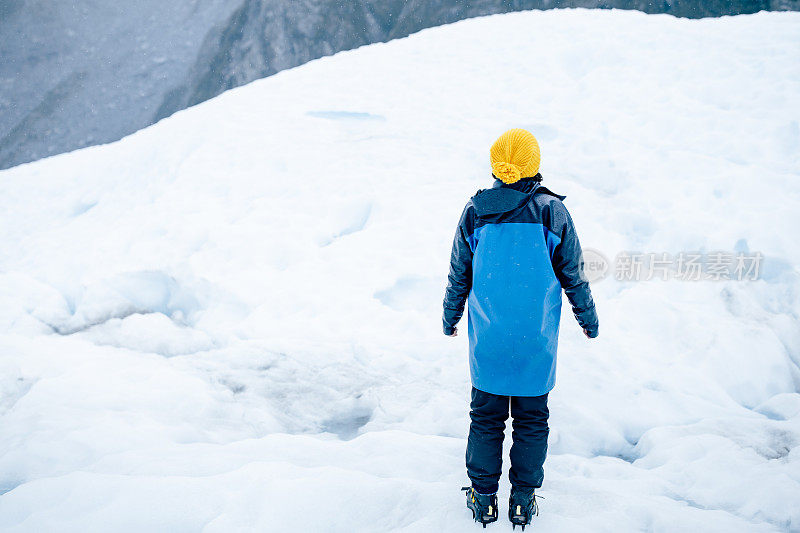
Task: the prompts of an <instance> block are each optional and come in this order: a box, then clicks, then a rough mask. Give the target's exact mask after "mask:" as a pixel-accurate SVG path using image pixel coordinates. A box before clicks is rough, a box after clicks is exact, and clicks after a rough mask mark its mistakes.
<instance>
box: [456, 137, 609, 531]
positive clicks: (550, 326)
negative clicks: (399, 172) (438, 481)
mask: <svg viewBox="0 0 800 533" xmlns="http://www.w3.org/2000/svg"><path fill="white" fill-rule="evenodd" d="M489 154H490V160H491V165H492V174H493V176H494V178H495V183H494V186H493V187H492V188H491V189H484V190H481V191H478V192H477V193H476V194H475V196H473V197H472V198H470V200H469V201H468V202H467V205H466V207H465V208H464V212H463V213H462V215H461V220H460V221H459V223H458V229H457V230H456V236H455V240H454V241H453V251H452V254H451V257H450V274H449V276H448V284H447V291H446V293H445V299H444V317H443V322H444V333H445V335H449V336H455V335H457V329H456V324H457V323H458V321H459V320H460V319H461V315H462V314H463V312H464V305H465V303H466V301H467V300H469V328H468V335H469V362H470V374H471V377H472V402H471V404H470V419H471V420H472V422H471V424H470V430H469V439H468V442H467V457H466V459H467V474H468V475H469V478H470V480H471V481H472V486H471V487H466V488H464V489H463V490H466V491H467V507H468V508H469V509H471V510H472V511H473V518H475V520H476V521H479V522H481V523H482V524H483V525H484V527H486V524H488V523H490V522H494V521H496V520H497V489H498V483H499V481H500V474H501V466H502V452H503V431H504V429H505V422H506V420H507V419H508V414H509V405H510V409H511V416H512V418H513V428H514V431H513V439H514V443H513V445H512V447H511V454H510V455H511V470H510V472H509V478H510V481H511V485H512V488H511V498H510V500H509V510H508V517H509V520H511V523H512V524H514V525H515V526H516V525H521V526H523V528H524V526H525V525H527V524H529V523H530V521H531V518H532V516H533V514H535V513H536V512H537V511H538V510H537V505H536V497H535V494H534V491H535V489H537V488H539V487H541V486H542V480H543V478H544V469H543V468H542V465H543V464H544V460H545V457H546V454H547V435H548V432H549V428H548V426H547V419H548V416H549V412H548V410H547V394H548V393H549V392H550V390H551V389H552V388H553V385H554V384H555V368H556V348H557V346H558V326H559V318H560V316H561V289H562V288H563V289H564V292H566V293H567V297H568V298H569V301H570V303H571V304H572V310H573V311H574V313H575V318H577V320H578V323H579V324H580V326H581V327H582V328H583V331H584V333H585V334H586V336H587V337H589V338H594V337H597V333H598V320H597V313H596V312H595V307H594V302H593V301H592V293H591V290H590V289H589V283H588V282H587V281H586V279H585V278H584V277H583V263H582V258H581V256H582V253H581V246H580V243H579V242H578V236H577V235H576V234H575V227H574V226H573V224H572V219H571V218H570V216H569V212H568V211H567V208H566V207H564V204H563V203H562V200H564V198H565V197H564V196H560V195H558V194H555V193H553V192H551V191H550V190H549V189H547V188H546V187H543V186H542V185H541V181H542V176H541V175H540V174H539V173H538V171H539V162H540V153H539V143H538V142H537V141H536V138H535V137H534V136H533V135H532V134H531V133H530V132H528V131H526V130H522V129H512V130H509V131H507V132H505V133H504V134H503V135H501V136H500V138H499V139H497V141H496V142H495V143H494V145H492V147H491V150H490V152H489Z"/></svg>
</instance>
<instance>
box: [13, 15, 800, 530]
mask: <svg viewBox="0 0 800 533" xmlns="http://www.w3.org/2000/svg"><path fill="white" fill-rule="evenodd" d="M799 53H800V15H798V14H794V13H792V14H787V13H781V14H777V13H772V14H757V15H753V16H745V17H736V18H724V19H718V20H702V21H689V20H677V19H673V18H670V17H667V16H646V15H643V14H639V13H630V12H616V11H613V12H591V11H582V10H578V11H550V12H530V13H520V14H514V15H504V16H495V17H489V18H484V19H475V20H471V21H465V22H460V23H457V24H454V25H451V26H447V27H442V28H438V29H435V30H427V31H423V32H422V33H420V34H417V35H414V36H412V37H411V38H408V39H403V40H400V41H394V42H392V43H389V44H379V45H373V46H370V47H366V48H362V49H360V50H358V51H355V52H348V53H342V54H338V55H336V56H334V57H330V58H325V59H322V60H319V61H315V62H312V63H310V64H308V65H306V66H303V67H300V68H297V69H295V70H291V71H285V72H282V73H280V74H278V75H276V76H273V77H271V78H269V79H265V80H262V81H258V82H255V83H253V84H251V85H248V86H245V87H241V88H238V89H235V90H232V91H229V92H227V93H225V94H224V95H222V96H220V97H218V98H216V99H214V100H211V101H209V102H206V103H204V104H202V105H200V106H198V107H196V108H193V109H191V110H187V111H184V112H181V113H178V114H176V115H175V116H173V117H172V118H170V119H167V120H164V121H162V122H160V123H159V124H157V125H155V126H153V127H150V128H148V129H146V130H143V131H140V132H138V133H136V134H134V135H132V136H130V137H127V138H125V139H123V140H122V141H120V142H118V143H115V144H112V145H108V146H103V147H94V148H89V149H85V150H82V151H79V152H75V153H72V154H66V155H62V156H57V157H54V158H50V159H47V160H43V161H40V162H37V163H34V164H30V165H23V166H20V167H16V168H14V169H10V170H7V171H4V172H2V173H0V217H2V218H1V219H0V243H1V244H2V246H1V247H0V302H2V305H0V334H1V335H0V491H2V492H3V494H2V495H1V496H0V530H2V531H81V532H85V531H94V530H98V528H99V529H102V530H105V531H137V532H138V531H200V530H203V531H208V532H213V531H255V530H258V531H293V530H297V531H347V532H350V531H377V530H380V531H386V530H399V529H404V530H407V531H430V530H438V531H465V530H469V528H473V527H477V526H474V525H472V524H470V520H469V518H468V512H467V511H466V510H465V509H463V503H462V495H461V493H460V492H459V491H458V488H459V487H460V486H461V485H462V484H463V483H464V482H465V474H464V467H463V452H464V447H465V434H466V430H467V424H468V418H467V407H468V405H467V402H468V392H469V383H468V375H467V364H466V339H465V338H463V337H458V338H456V339H450V338H445V337H444V336H443V335H442V334H441V324H440V311H441V308H440V302H441V297H442V296H443V290H444V284H445V275H446V271H447V261H448V258H449V251H450V250H449V248H450V243H451V238H452V234H453V231H454V229H455V224H456V222H457V218H458V216H459V214H460V212H461V209H462V207H463V204H464V202H465V201H466V199H467V198H468V197H469V196H470V195H471V194H472V193H474V191H475V190H476V189H477V188H479V187H485V186H488V185H490V181H491V178H490V177H489V176H488V168H487V150H488V146H489V145H490V143H491V142H492V141H493V140H494V138H495V137H496V136H497V135H498V134H499V133H501V132H502V131H503V130H504V129H505V128H507V127H512V126H520V127H526V128H529V129H530V130H531V131H533V132H534V133H535V134H536V135H537V136H538V138H539V140H540V143H541V145H542V153H543V167H542V173H543V175H544V176H545V182H546V184H547V185H548V186H550V187H551V188H552V189H554V190H556V191H558V192H561V193H563V194H567V195H568V198H567V200H566V203H567V205H568V207H569V208H570V210H571V212H572V214H573V217H574V219H575V222H576V225H577V228H578V231H579V233H580V235H581V240H582V242H583V244H584V246H586V247H591V248H594V249H596V250H600V251H601V252H603V253H604V254H606V255H607V256H609V257H613V256H614V255H616V254H617V253H618V252H621V251H626V250H628V251H642V252H668V253H672V254H676V253H678V252H680V251H693V250H705V251H710V250H730V251H742V250H749V251H752V252H756V251H759V252H762V253H763V254H764V256H765V262H764V265H763V272H762V279H760V280H758V281H751V282H736V281H727V282H726V281H722V282H680V281H647V282H645V281H642V282H638V283H635V282H626V283H622V282H617V281H615V280H614V279H613V278H612V279H606V280H603V281H601V282H598V283H595V284H594V292H595V295H596V299H597V305H598V310H599V314H600V320H601V330H600V331H601V334H600V338H599V339H597V340H596V342H594V341H588V340H587V339H585V338H584V337H583V336H582V335H581V334H580V331H579V329H578V327H577V326H576V325H575V324H574V321H573V320H572V318H571V317H570V316H569V311H568V309H569V307H568V306H565V316H564V318H563V323H562V331H561V346H560V362H559V371H558V378H557V385H556V389H555V390H554V392H553V393H552V395H551V401H550V404H551V413H552V418H551V427H552V433H551V439H550V456H549V459H548V462H547V464H546V480H545V485H544V487H543V489H542V494H543V495H544V496H545V498H546V499H545V500H543V501H542V515H541V517H540V518H539V524H538V525H537V528H538V529H540V530H542V531H559V532H563V531H635V530H652V531H725V532H732V531H776V530H798V529H800V510H799V509H800V508H799V507H798V506H797V505H796V503H797V501H798V498H800V446H799V445H800V394H798V390H800V369H799V368H798V364H800V318H799V317H800V303H798V302H799V291H800V277H799V276H798V270H797V266H796V265H797V264H798V261H800V243H798V240H797V238H796V235H795V231H796V229H795V228H797V227H798V226H800V189H799V188H798V178H800V156H798V154H800V127H799V126H798V110H799V109H800V63H799V62H798V61H797V58H798V54H799ZM503 487H504V490H507V484H506V483H505V480H504V484H503ZM503 494H504V493H501V497H502V496H503ZM492 527H493V528H494V529H496V530H506V529H508V525H507V524H505V523H501V524H497V525H494V526H492Z"/></svg>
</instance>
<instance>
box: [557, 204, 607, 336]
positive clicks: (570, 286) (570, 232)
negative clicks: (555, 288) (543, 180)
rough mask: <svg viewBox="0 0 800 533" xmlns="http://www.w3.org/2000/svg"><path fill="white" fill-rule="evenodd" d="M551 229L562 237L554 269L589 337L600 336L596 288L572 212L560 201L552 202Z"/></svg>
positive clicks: (579, 322)
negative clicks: (592, 285)
mask: <svg viewBox="0 0 800 533" xmlns="http://www.w3.org/2000/svg"><path fill="white" fill-rule="evenodd" d="M550 222H551V226H550V228H551V229H552V231H553V232H554V233H555V234H556V235H557V236H558V237H559V238H560V239H561V242H559V243H558V244H557V245H556V247H555V250H554V251H553V257H552V262H553V271H554V272H555V274H556V277H557V278H558V281H559V283H561V287H562V288H563V289H564V292H565V293H566V294H567V298H568V299H569V303H570V304H571V305H572V312H573V313H574V314H575V318H576V319H577V320H578V324H580V326H581V328H583V329H585V330H586V332H587V334H588V335H589V337H592V338H594V337H597V335H598V333H599V321H598V318H597V311H596V310H595V307H594V300H593V299H592V290H591V289H590V288H589V282H588V281H587V280H586V278H585V276H584V274H583V251H582V250H581V243H580V241H579V240H578V234H577V233H576V232H575V225H574V224H573V223H572V217H571V216H570V215H569V211H567V208H566V207H564V204H562V203H561V202H560V201H557V202H553V203H552V204H551V213H550Z"/></svg>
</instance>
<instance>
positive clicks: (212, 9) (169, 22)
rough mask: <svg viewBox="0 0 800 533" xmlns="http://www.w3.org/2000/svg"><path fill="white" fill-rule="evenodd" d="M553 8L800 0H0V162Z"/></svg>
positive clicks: (701, 6) (743, 6)
mask: <svg viewBox="0 0 800 533" xmlns="http://www.w3.org/2000/svg"><path fill="white" fill-rule="evenodd" d="M564 7H586V8H606V9H607V8H620V9H637V10H640V11H644V12H646V13H669V14H672V15H675V16H678V17H690V18H699V17H709V16H720V15H734V14H743V13H753V12H756V11H760V10H800V0H663V1H661V2H655V1H647V0H472V1H467V0H408V1H405V0H353V1H349V2H342V1H340V0H293V1H288V0H236V1H232V0H175V1H172V2H162V1H159V0H139V1H137V2H135V3H124V4H123V3H116V2H103V1H101V0H75V1H73V2H50V1H47V0H0V168H7V167H11V166H14V165H18V164H20V163H25V162H28V161H32V160H35V159H39V158H42V157H46V156H49V155H54V154H57V153H61V152H65V151H70V150H74V149H77V148H81V147H84V146H89V145H94V144H101V143H106V142H111V141H114V140H117V139H119V138H121V137H123V136H125V135H127V134H129V133H132V132H134V131H136V130H139V129H141V128H143V127H145V126H148V125H150V124H152V123H154V122H156V121H158V120H159V119H161V118H163V117H166V116H169V115H171V114H172V113H174V112H176V111H179V110H181V109H184V108H186V107H188V106H191V105H194V104H196V103H199V102H202V101H204V100H207V99H209V98H212V97H214V96H216V95H218V94H220V93H221V92H223V91H225V90H228V89H231V88H233V87H237V86H239V85H243V84H245V83H248V82H250V81H253V80H255V79H258V78H262V77H265V76H269V75H271V74H274V73H276V72H279V71H281V70H284V69H287V68H291V67H295V66H297V65H300V64H303V63H305V62H307V61H310V60H312V59H315V58H318V57H322V56H325V55H330V54H334V53H336V52H338V51H341V50H347V49H351V48H356V47H358V46H362V45H365V44H369V43H374V42H380V41H387V40H391V39H395V38H399V37H404V36H406V35H409V34H410V33H413V32H416V31H419V30H421V29H424V28H428V27H432V26H439V25H442V24H447V23H451V22H455V21H457V20H461V19H465V18H470V17H477V16H481V15H489V14H494V13H503V12H508V11H518V10H526V9H553V8H564ZM476 38H477V36H476ZM486 46H491V43H490V42H487V43H486Z"/></svg>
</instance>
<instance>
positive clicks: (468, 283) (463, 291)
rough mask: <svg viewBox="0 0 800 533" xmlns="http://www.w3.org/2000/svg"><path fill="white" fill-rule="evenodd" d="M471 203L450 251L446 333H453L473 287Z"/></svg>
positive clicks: (445, 315) (467, 207) (462, 216)
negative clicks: (470, 239)
mask: <svg viewBox="0 0 800 533" xmlns="http://www.w3.org/2000/svg"><path fill="white" fill-rule="evenodd" d="M470 205H471V203H470V204H467V206H466V207H465V208H464V212H463V213H462V214H461V220H460V221H459V223H458V227H457V228H456V235H455V238H454V239H453V250H452V251H451V252H450V274H448V276H447V289H446V290H445V294H444V314H443V315H442V324H443V326H444V334H445V335H452V334H453V330H454V329H455V327H456V324H458V321H459V320H461V316H462V315H463V314H464V305H465V304H466V302H467V296H469V291H470V290H471V289H472V248H470V246H469V242H468V241H467V235H466V232H467V231H468V227H467V226H468V224H467V223H468V218H469V209H470Z"/></svg>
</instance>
